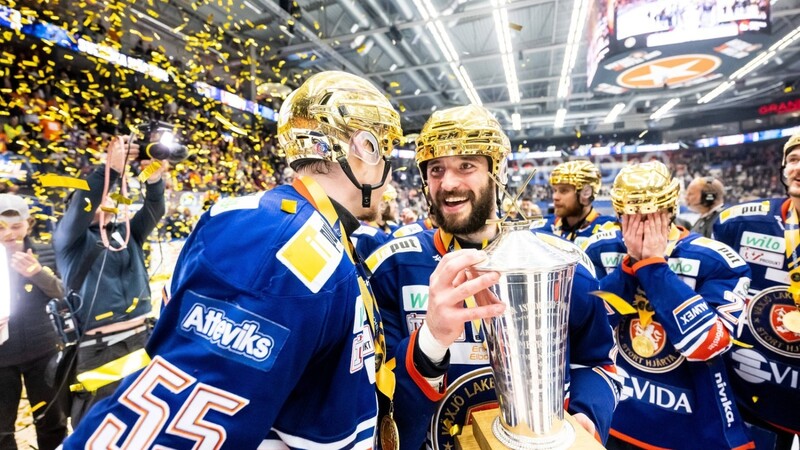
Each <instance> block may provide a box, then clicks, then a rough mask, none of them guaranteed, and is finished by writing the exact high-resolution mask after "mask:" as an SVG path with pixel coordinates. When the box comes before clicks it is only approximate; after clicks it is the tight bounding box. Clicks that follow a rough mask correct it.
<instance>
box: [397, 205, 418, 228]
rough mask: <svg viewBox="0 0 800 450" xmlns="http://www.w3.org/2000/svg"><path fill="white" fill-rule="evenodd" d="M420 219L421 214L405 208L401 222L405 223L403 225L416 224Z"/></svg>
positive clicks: (401, 212) (401, 213) (401, 214)
mask: <svg viewBox="0 0 800 450" xmlns="http://www.w3.org/2000/svg"><path fill="white" fill-rule="evenodd" d="M418 218H419V214H417V212H416V211H414V208H410V207H409V208H403V210H402V211H400V220H401V221H402V222H403V225H408V224H411V223H414V222H416V221H417V219H418Z"/></svg>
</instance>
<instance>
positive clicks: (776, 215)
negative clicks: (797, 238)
mask: <svg viewBox="0 0 800 450" xmlns="http://www.w3.org/2000/svg"><path fill="white" fill-rule="evenodd" d="M791 205H792V202H791V201H790V200H789V199H770V200H761V201H756V202H751V203H743V204H741V205H737V206H733V207H731V208H728V209H726V210H725V211H723V212H722V213H721V214H720V216H719V218H718V219H717V222H716V224H715V225H714V237H715V238H716V239H718V240H720V241H722V242H725V243H726V244H728V245H730V246H731V247H733V248H734V250H736V251H737V252H738V254H739V255H740V256H741V257H742V258H743V259H744V260H745V261H747V263H748V265H749V266H750V270H751V271H752V273H753V280H752V282H751V283H750V295H749V300H748V304H747V309H746V310H745V316H744V317H745V320H744V321H743V322H744V326H743V327H742V335H741V338H740V340H741V341H742V342H744V343H745V344H749V345H751V346H753V347H752V348H736V349H734V350H733V351H731V352H730V353H729V354H728V355H727V356H728V358H727V360H728V364H729V369H730V373H731V378H732V382H733V386H734V392H735V393H736V394H737V398H736V399H737V401H738V403H739V406H740V408H742V409H745V410H747V411H749V412H751V413H752V414H753V415H755V416H756V417H758V418H760V419H762V420H765V421H767V422H769V423H771V424H773V425H776V426H778V427H779V428H783V429H785V430H788V431H791V432H793V433H796V434H797V433H800V415H798V414H797V412H796V409H797V408H796V406H797V405H800V334H798V333H793V332H791V331H789V330H787V329H786V328H785V327H784V326H783V316H784V314H786V313H787V312H789V311H792V310H794V309H795V306H794V302H793V300H792V296H791V295H790V294H789V293H788V292H787V290H786V288H787V287H788V285H789V273H788V272H787V267H788V264H789V261H790V258H787V256H786V251H787V249H786V241H785V238H784V224H785V223H786V214H787V212H788V211H789V208H790V207H791ZM788 250H789V254H790V255H791V251H792V250H791V249H788Z"/></svg>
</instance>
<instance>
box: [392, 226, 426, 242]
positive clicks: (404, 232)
mask: <svg viewBox="0 0 800 450" xmlns="http://www.w3.org/2000/svg"><path fill="white" fill-rule="evenodd" d="M422 231H423V228H422V226H421V225H420V224H418V223H410V224H408V225H405V226H402V227H400V228H398V229H397V230H395V232H394V233H392V237H396V238H401V237H406V236H411V235H412V234H417V233H420V232H422Z"/></svg>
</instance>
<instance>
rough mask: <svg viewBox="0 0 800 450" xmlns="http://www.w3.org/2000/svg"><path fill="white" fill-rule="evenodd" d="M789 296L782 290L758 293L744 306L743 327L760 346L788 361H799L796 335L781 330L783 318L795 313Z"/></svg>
mask: <svg viewBox="0 0 800 450" xmlns="http://www.w3.org/2000/svg"><path fill="white" fill-rule="evenodd" d="M795 308H796V307H795V305H794V300H793V298H792V294H791V293H790V292H789V291H788V290H787V288H786V287H784V286H775V287H771V288H769V289H764V290H763V291H761V292H759V294H758V295H756V296H755V297H754V298H753V299H752V300H750V302H749V303H748V305H747V309H746V310H745V314H747V326H748V329H749V330H750V332H751V333H752V334H753V337H755V339H756V340H758V342H760V343H761V345H763V346H765V347H767V348H768V349H769V350H771V351H773V352H775V353H778V354H780V355H783V356H788V357H790V358H800V334H798V333H793V332H791V331H789V330H788V329H786V327H784V326H783V316H784V315H785V314H786V313H787V312H789V311H791V310H793V309H795Z"/></svg>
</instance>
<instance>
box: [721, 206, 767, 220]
mask: <svg viewBox="0 0 800 450" xmlns="http://www.w3.org/2000/svg"><path fill="white" fill-rule="evenodd" d="M769 210H770V203H769V200H763V201H760V202H753V203H743V204H741V205H735V206H731V207H730V208H728V209H726V210H724V211H722V212H721V213H720V214H719V223H725V222H727V221H728V220H731V219H733V218H736V217H743V216H766V215H767V214H769Z"/></svg>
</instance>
